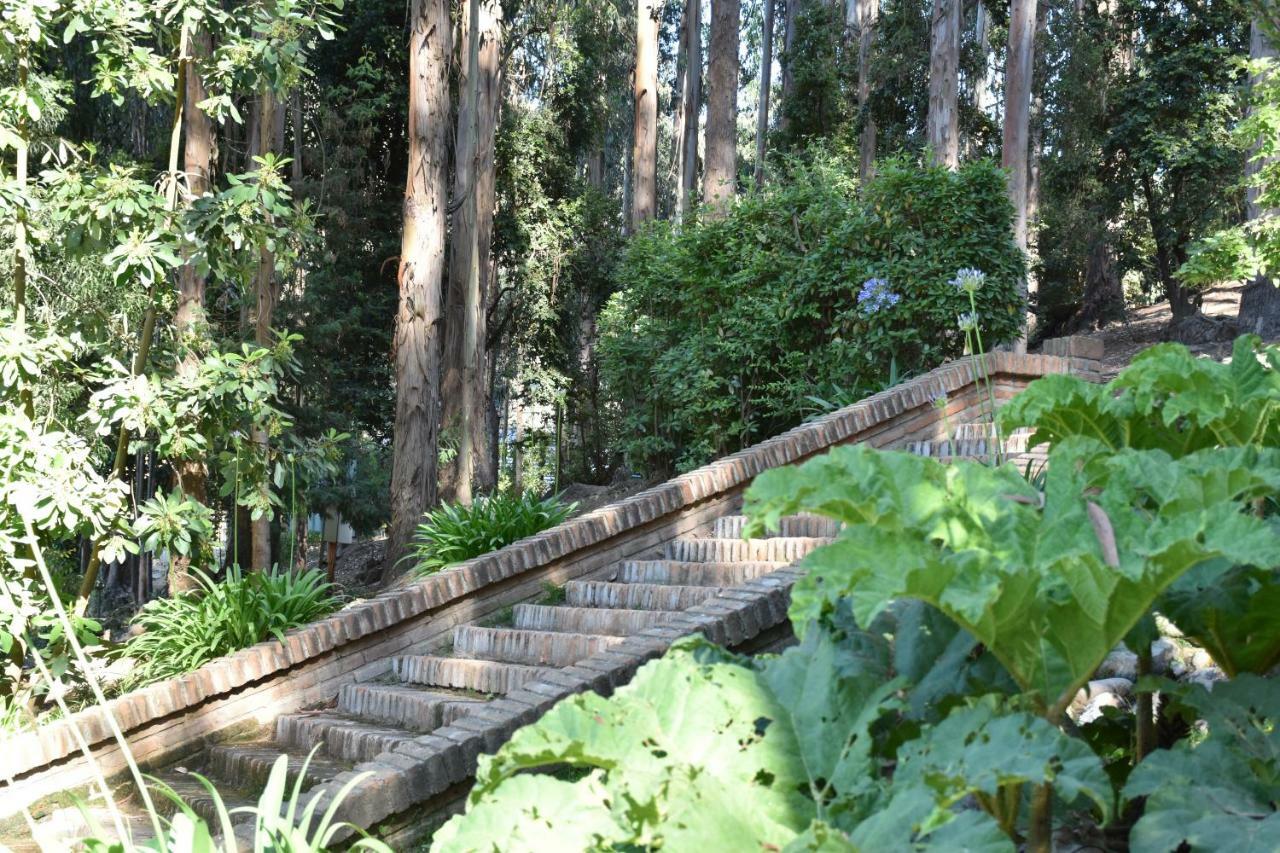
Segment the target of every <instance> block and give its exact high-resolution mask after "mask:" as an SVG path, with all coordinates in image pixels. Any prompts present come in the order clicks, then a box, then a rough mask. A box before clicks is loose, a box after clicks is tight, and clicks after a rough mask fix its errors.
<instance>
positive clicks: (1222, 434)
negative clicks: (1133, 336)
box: [1000, 335, 1280, 456]
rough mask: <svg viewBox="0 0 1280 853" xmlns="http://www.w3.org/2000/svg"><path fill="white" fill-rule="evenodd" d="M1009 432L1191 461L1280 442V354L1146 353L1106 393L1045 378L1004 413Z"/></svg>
mask: <svg viewBox="0 0 1280 853" xmlns="http://www.w3.org/2000/svg"><path fill="white" fill-rule="evenodd" d="M1000 420H1001V423H1002V424H1003V425H1004V427H1005V429H1012V428H1015V427H1035V430H1036V431H1035V434H1034V435H1033V436H1032V442H1033V443H1041V442H1049V443H1057V442H1058V441H1061V440H1063V439H1066V438H1070V437H1075V436H1082V437H1086V438H1092V439H1095V440H1098V441H1101V442H1103V443H1104V444H1106V445H1107V446H1108V447H1109V448H1111V449H1113V450H1119V449H1121V448H1126V447H1131V448H1136V449H1141V450H1164V451H1165V452H1167V453H1169V454H1170V455H1173V456H1185V455H1186V454H1188V453H1193V452H1195V451H1197V450H1203V449H1205V448H1209V447H1243V446H1246V445H1257V446H1270V447H1275V446H1277V444H1278V443H1280V349H1277V348H1276V347H1264V346H1262V344H1261V341H1260V339H1259V338H1258V337H1257V336H1256V335H1242V336H1241V337H1239V338H1237V339H1236V342H1235V346H1234V348H1233V351H1232V357H1231V361H1230V363H1229V364H1221V363H1219V362H1217V361H1214V360H1212V359H1207V358H1197V357H1196V356H1194V355H1193V354H1192V353H1191V352H1190V351H1189V350H1188V349H1187V348H1186V347H1184V346H1182V345H1181V344H1158V345H1156V346H1153V347H1151V348H1149V349H1147V350H1144V351H1143V352H1141V353H1139V354H1138V355H1137V356H1136V357H1135V358H1134V360H1133V361H1132V362H1131V363H1130V365H1129V366H1128V367H1126V368H1125V369H1124V370H1123V371H1121V373H1120V375H1118V376H1117V377H1116V378H1115V379H1113V380H1112V381H1111V382H1109V383H1108V384H1107V385H1105V386H1099V385H1094V384H1093V383H1090V382H1086V381H1084V380H1083V379H1080V378H1078V377H1073V376H1047V377H1044V378H1043V379H1038V380H1036V381H1035V382H1033V383H1031V385H1030V386H1029V387H1028V388H1027V389H1026V390H1025V391H1023V392H1022V393H1021V394H1019V395H1018V396H1017V397H1016V398H1014V399H1013V400H1012V401H1010V403H1009V404H1008V405H1007V406H1005V408H1004V409H1002V410H1001V413H1000Z"/></svg>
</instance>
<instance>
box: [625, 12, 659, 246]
mask: <svg viewBox="0 0 1280 853" xmlns="http://www.w3.org/2000/svg"><path fill="white" fill-rule="evenodd" d="M635 59H636V65H635V80H634V83H633V89H632V92H633V95H634V103H635V125H634V128H633V131H634V134H635V137H634V141H633V142H632V146H631V149H632V153H631V168H632V170H633V171H634V177H633V179H632V185H631V227H632V230H636V229H638V228H639V227H640V226H641V225H643V224H644V223H646V222H648V221H649V220H650V219H653V217H654V215H655V214H656V213H657V208H658V181H657V169H658V4H657V0H637V2H636V56H635Z"/></svg>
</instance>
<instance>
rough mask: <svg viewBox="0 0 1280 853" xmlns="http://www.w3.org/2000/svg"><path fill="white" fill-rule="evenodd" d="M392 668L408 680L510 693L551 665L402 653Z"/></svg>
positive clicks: (436, 685) (407, 681)
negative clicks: (524, 664) (522, 664)
mask: <svg viewBox="0 0 1280 853" xmlns="http://www.w3.org/2000/svg"><path fill="white" fill-rule="evenodd" d="M391 671H392V672H393V673H395V676H396V678H398V679H400V680H401V681H403V682H405V683H407V684H422V685H426V686H428V687H453V688H457V689H460V690H475V691H477V692H479V693H510V692H511V691H512V690H515V689H516V688H517V687H519V686H520V685H521V684H524V683H525V682H526V681H529V680H531V679H534V678H537V677H538V676H540V675H545V674H546V673H548V672H550V669H547V668H543V667H537V666H521V665H519V664H514V663H500V662H498V661H492V660H471V659H468V658H444V657H436V656H433V655H405V656H404V657H398V658H393V659H392V661H391Z"/></svg>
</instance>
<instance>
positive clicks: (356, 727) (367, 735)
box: [276, 713, 417, 762]
mask: <svg viewBox="0 0 1280 853" xmlns="http://www.w3.org/2000/svg"><path fill="white" fill-rule="evenodd" d="M416 736H417V735H416V733H415V732H411V731H408V730H406V729H403V728H398V727H394V726H381V725H374V724H371V723H368V722H365V721H362V720H353V719H351V718H350V717H344V716H341V715H339V714H333V713H309V714H284V715H282V716H281V717H279V718H277V720H276V742H277V743H278V744H280V745H281V748H285V747H293V748H297V749H304V750H309V749H311V747H313V746H315V745H316V744H323V745H324V751H325V753H326V754H327V755H328V756H329V757H330V758H337V759H340V760H343V761H352V762H360V761H370V760H372V759H373V757H374V756H376V755H377V754H378V753H380V752H384V751H385V750H388V749H392V748H394V747H395V746H396V745H397V744H401V743H404V742H405V741H409V740H413V738H414V737H416Z"/></svg>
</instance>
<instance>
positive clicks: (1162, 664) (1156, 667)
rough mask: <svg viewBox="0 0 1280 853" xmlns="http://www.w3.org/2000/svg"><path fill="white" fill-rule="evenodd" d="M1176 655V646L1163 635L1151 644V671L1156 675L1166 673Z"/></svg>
mask: <svg viewBox="0 0 1280 853" xmlns="http://www.w3.org/2000/svg"><path fill="white" fill-rule="evenodd" d="M1177 656H1178V647H1177V646H1175V645H1174V644H1173V641H1172V640H1166V639H1165V638H1164V637H1161V638H1160V639H1158V640H1156V641H1155V642H1154V643H1152V644H1151V671H1152V672H1154V673H1156V674H1157V675H1167V674H1168V673H1169V670H1170V668H1171V666H1172V664H1173V662H1174V660H1176V659H1177Z"/></svg>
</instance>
